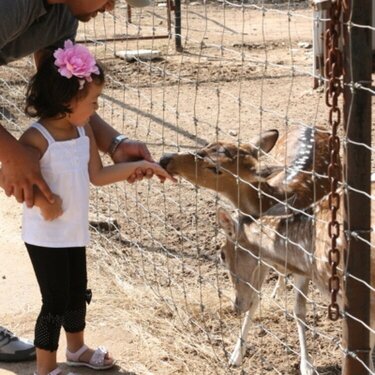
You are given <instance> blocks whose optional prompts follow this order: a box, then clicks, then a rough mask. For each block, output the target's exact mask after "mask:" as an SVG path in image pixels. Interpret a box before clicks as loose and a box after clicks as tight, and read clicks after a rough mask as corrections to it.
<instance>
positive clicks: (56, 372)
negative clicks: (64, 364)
mask: <svg viewBox="0 0 375 375" xmlns="http://www.w3.org/2000/svg"><path fill="white" fill-rule="evenodd" d="M60 374H62V371H61V369H59V368H58V367H57V368H55V369H54V370H53V371H51V372H49V373H48V375H60ZM34 375H38V373H37V372H34ZM67 375H76V374H73V373H72V372H69V374H67Z"/></svg>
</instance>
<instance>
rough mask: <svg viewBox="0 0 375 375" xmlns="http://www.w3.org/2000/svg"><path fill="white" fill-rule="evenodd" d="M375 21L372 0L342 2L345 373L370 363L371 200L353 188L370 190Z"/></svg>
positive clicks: (357, 374) (360, 373)
mask: <svg viewBox="0 0 375 375" xmlns="http://www.w3.org/2000/svg"><path fill="white" fill-rule="evenodd" d="M358 25H360V26H367V27H358ZM371 25H372V0H345V1H344V72H345V74H344V83H345V87H344V128H345V133H346V137H347V142H345V143H346V146H345V147H344V181H345V182H346V183H347V186H348V187H349V188H348V189H347V191H346V194H345V198H344V230H345V233H346V234H347V236H346V246H345V249H346V250H345V253H344V263H345V265H346V278H345V291H344V293H345V296H344V312H345V319H344V323H343V342H344V346H345V347H346V349H347V350H348V351H349V354H348V355H347V356H346V357H345V359H344V363H343V372H342V373H343V375H365V374H366V375H367V374H368V371H367V369H366V368H365V367H364V366H363V364H362V363H361V361H363V362H364V363H365V364H366V366H368V363H369V330H368V329H367V328H366V327H364V326H363V325H362V324H361V323H360V322H359V321H362V322H364V323H365V324H368V325H369V312H370V291H369V288H368V287H367V286H366V285H364V283H361V282H359V281H358V280H362V281H364V282H366V283H370V259H371V256H370V255H371V247H370V246H369V243H370V228H371V219H370V216H371V215H370V213H371V212H370V209H371V200H370V199H369V198H368V197H367V196H366V195H365V194H361V193H357V192H355V191H353V190H351V188H354V189H356V190H360V191H362V192H365V193H367V194H371V193H370V188H371V186H370V177H371V150H370V146H371V94H370V92H369V91H368V90H366V89H369V88H370V87H371V68H372V31H371V29H369V26H371ZM358 236H360V237H361V238H362V239H363V240H364V241H363V240H360V239H358ZM365 241H368V243H366V242H365ZM351 275H353V276H354V277H355V278H357V279H358V280H356V279H355V278H353V277H351ZM348 315H351V316H353V317H355V318H356V319H358V320H359V321H356V320H355V319H353V318H351V317H350V316H348Z"/></svg>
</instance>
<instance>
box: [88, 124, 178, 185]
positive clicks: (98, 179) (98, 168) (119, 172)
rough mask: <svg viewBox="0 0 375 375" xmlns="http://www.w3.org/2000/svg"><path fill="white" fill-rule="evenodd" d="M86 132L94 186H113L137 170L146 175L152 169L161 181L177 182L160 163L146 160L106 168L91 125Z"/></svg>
mask: <svg viewBox="0 0 375 375" xmlns="http://www.w3.org/2000/svg"><path fill="white" fill-rule="evenodd" d="M85 130H86V134H87V136H88V137H89V139H90V161H89V174H90V181H91V183H92V184H94V185H97V186H102V185H108V184H112V183H114V182H119V181H124V180H127V179H128V178H129V177H130V176H131V175H133V174H134V173H135V172H136V170H137V169H139V170H141V171H142V172H143V174H145V173H146V170H147V169H151V170H152V171H153V174H154V175H156V176H158V177H159V178H160V180H161V181H163V180H165V179H169V180H171V181H174V182H175V181H176V180H175V179H174V178H173V177H172V176H171V175H170V174H169V173H168V172H167V171H166V170H165V169H163V168H162V167H161V166H160V165H159V164H158V163H154V162H149V161H146V160H139V161H134V162H125V163H117V164H114V165H109V166H105V167H104V166H103V163H102V160H101V158H100V155H99V151H98V147H97V145H96V141H95V137H94V134H93V132H92V129H91V127H90V125H86V127H85Z"/></svg>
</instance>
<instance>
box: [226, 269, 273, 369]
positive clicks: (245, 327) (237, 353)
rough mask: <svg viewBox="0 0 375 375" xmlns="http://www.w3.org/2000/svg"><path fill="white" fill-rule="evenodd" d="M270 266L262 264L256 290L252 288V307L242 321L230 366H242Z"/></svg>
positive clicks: (255, 285) (255, 284) (255, 286)
mask: <svg viewBox="0 0 375 375" xmlns="http://www.w3.org/2000/svg"><path fill="white" fill-rule="evenodd" d="M268 270H269V269H268V268H267V267H264V266H262V265H261V266H260V269H259V274H258V276H257V278H256V280H255V282H254V283H253V287H254V289H255V290H252V292H251V297H250V299H251V302H250V308H249V310H248V311H247V312H246V314H245V319H244V321H243V323H242V327H241V332H240V336H239V337H238V339H237V342H236V346H235V347H234V350H233V352H232V355H231V356H230V359H229V365H230V366H236V367H237V366H240V365H241V363H242V360H243V357H244V356H245V353H246V339H247V335H248V333H249V329H250V325H251V320H252V317H253V315H254V312H255V311H256V309H257V307H258V304H259V291H260V288H261V287H262V284H263V282H264V280H265V278H266V275H267V272H268Z"/></svg>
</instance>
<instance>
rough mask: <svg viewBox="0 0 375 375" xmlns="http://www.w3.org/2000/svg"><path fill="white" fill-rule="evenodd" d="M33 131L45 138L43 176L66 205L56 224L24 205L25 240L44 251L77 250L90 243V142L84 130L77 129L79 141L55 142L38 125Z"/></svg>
mask: <svg viewBox="0 0 375 375" xmlns="http://www.w3.org/2000/svg"><path fill="white" fill-rule="evenodd" d="M31 127H33V128H35V129H37V130H39V132H40V133H41V134H42V135H43V136H44V137H45V138H46V140H47V142H48V148H47V150H46V152H45V153H44V155H43V157H42V158H41V159H40V168H41V171H42V175H43V177H44V179H45V181H46V182H47V184H48V185H49V187H50V188H51V190H52V192H54V193H55V194H57V195H59V196H60V197H61V199H62V201H63V210H64V213H63V214H62V215H61V216H60V217H59V218H57V219H55V220H53V221H46V220H44V219H43V217H42V215H41V213H40V209H39V208H38V207H33V208H28V207H27V206H26V205H25V204H24V205H23V220H22V239H23V241H24V242H26V243H29V244H31V245H36V246H43V247H78V246H86V245H88V243H89V239H90V236H89V228H88V225H89V224H88V211H89V184H90V182H89V181H90V180H89V172H88V162H89V158H90V141H89V138H88V137H87V136H86V134H85V130H84V129H83V128H81V127H77V129H78V134H79V137H78V138H75V139H71V140H68V141H61V142H60V141H55V140H54V138H53V137H52V136H51V134H50V133H49V132H48V131H47V129H46V128H45V127H43V126H42V125H41V124H39V123H34V124H32V125H31Z"/></svg>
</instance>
